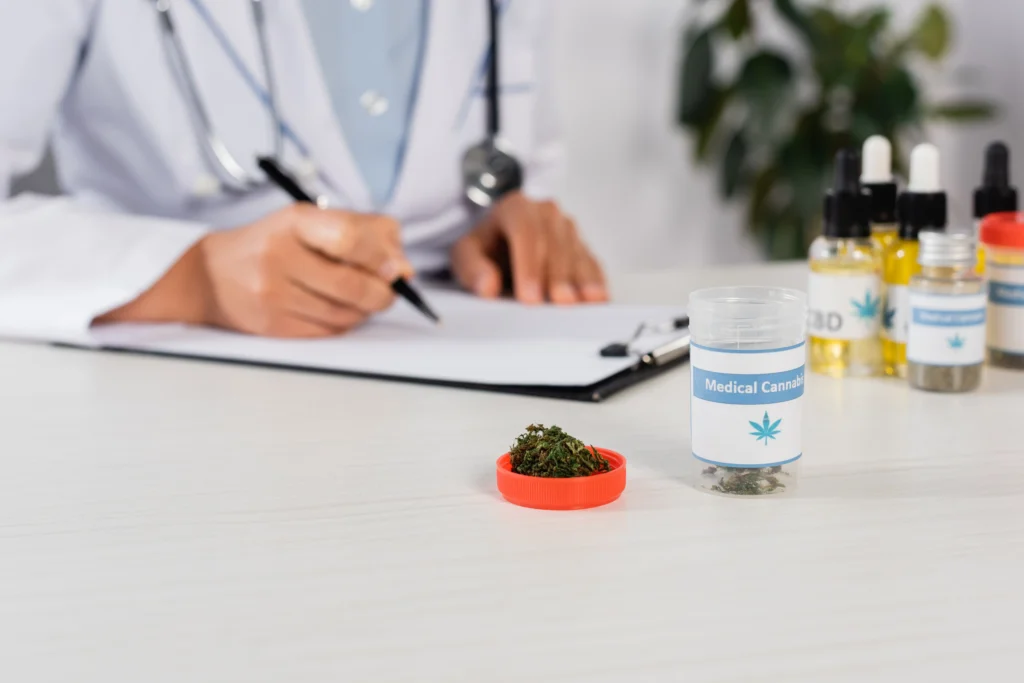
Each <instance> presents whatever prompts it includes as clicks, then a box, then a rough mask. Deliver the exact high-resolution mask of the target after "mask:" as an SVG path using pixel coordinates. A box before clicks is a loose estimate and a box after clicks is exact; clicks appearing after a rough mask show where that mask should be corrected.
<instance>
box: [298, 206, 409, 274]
mask: <svg viewBox="0 0 1024 683" xmlns="http://www.w3.org/2000/svg"><path fill="white" fill-rule="evenodd" d="M290 219H291V220H292V226H293V228H294V230H295V232H296V234H297V235H298V237H299V240H300V241H301V242H302V243H303V244H305V245H306V246H307V247H308V248H310V249H312V250H314V251H316V252H319V253H321V254H323V255H324V256H326V257H327V258H329V259H331V260H334V261H341V262H344V263H348V264H350V265H354V266H358V267H360V268H362V269H363V270H366V271H367V272H370V273H374V274H376V275H378V276H380V277H381V278H382V279H384V280H387V281H388V282H391V281H393V280H395V279H396V278H398V277H401V276H406V277H408V276H411V275H412V273H413V269H412V266H411V265H410V264H409V261H408V259H406V257H405V254H404V252H403V251H402V247H401V239H400V237H399V236H398V231H399V228H398V223H397V222H396V221H394V220H393V219H391V218H388V217H386V216H375V215H370V214H358V213H351V212H348V211H330V210H323V209H318V208H316V207H313V206H308V205H304V204H296V205H295V207H294V208H293V209H292V213H291V215H290Z"/></svg>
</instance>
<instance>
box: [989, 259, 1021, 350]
mask: <svg viewBox="0 0 1024 683" xmlns="http://www.w3.org/2000/svg"><path fill="white" fill-rule="evenodd" d="M987 270H988V276H989V285H988V303H989V315H988V346H989V348H992V349H996V350H998V351H1008V352H1010V353H1024V267H1022V266H997V265H995V264H994V263H992V262H991V261H989V263H988V266H987Z"/></svg>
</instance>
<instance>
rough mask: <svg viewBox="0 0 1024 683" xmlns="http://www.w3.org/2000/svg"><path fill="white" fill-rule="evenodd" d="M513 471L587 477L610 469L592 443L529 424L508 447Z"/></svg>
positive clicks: (548, 475)
mask: <svg viewBox="0 0 1024 683" xmlns="http://www.w3.org/2000/svg"><path fill="white" fill-rule="evenodd" d="M510 457H511V464H512V471H513V472H515V473H516V474H525V475H526V476H529V477H554V478H563V479H564V478H568V477H589V476H590V475H592V474H599V473H601V472H610V471H611V465H609V464H608V461H607V460H606V459H605V458H603V457H602V456H601V454H600V453H598V452H597V449H595V448H594V447H593V446H587V445H585V444H584V443H583V442H582V441H580V440H579V439H576V438H574V437H572V436H569V435H568V434H566V433H565V432H564V431H562V429H560V428H559V427H555V426H552V427H550V428H546V427H544V425H530V426H529V427H527V428H526V431H525V432H524V433H523V434H520V435H519V438H517V439H516V442H515V443H514V444H512V448H511V450H510Z"/></svg>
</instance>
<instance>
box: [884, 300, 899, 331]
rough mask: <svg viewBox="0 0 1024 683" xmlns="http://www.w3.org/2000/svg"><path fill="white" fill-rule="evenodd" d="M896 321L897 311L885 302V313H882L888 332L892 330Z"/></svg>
mask: <svg viewBox="0 0 1024 683" xmlns="http://www.w3.org/2000/svg"><path fill="white" fill-rule="evenodd" d="M895 320H896V309H895V308H889V302H888V301H886V302H885V312H884V313H882V325H883V326H884V327H885V329H887V330H891V329H892V326H893V323H894V322H895Z"/></svg>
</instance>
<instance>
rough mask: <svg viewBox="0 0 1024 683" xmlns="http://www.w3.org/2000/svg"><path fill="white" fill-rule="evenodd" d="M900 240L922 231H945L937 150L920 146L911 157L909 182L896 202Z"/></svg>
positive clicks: (946, 215) (946, 219)
mask: <svg viewBox="0 0 1024 683" xmlns="http://www.w3.org/2000/svg"><path fill="white" fill-rule="evenodd" d="M896 215H897V216H898V217H899V221H900V239H904V240H916V239H917V236H918V235H919V234H920V233H921V231H922V230H945V228H946V224H947V223H948V222H949V210H948V208H947V199H946V193H945V192H944V191H942V189H941V186H940V185H939V151H938V150H937V149H935V146H934V145H929V144H922V145H918V146H917V147H915V148H914V151H913V152H911V154H910V183H909V184H908V187H907V191H906V192H904V193H903V194H901V195H900V198H899V201H898V202H897V203H896Z"/></svg>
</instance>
